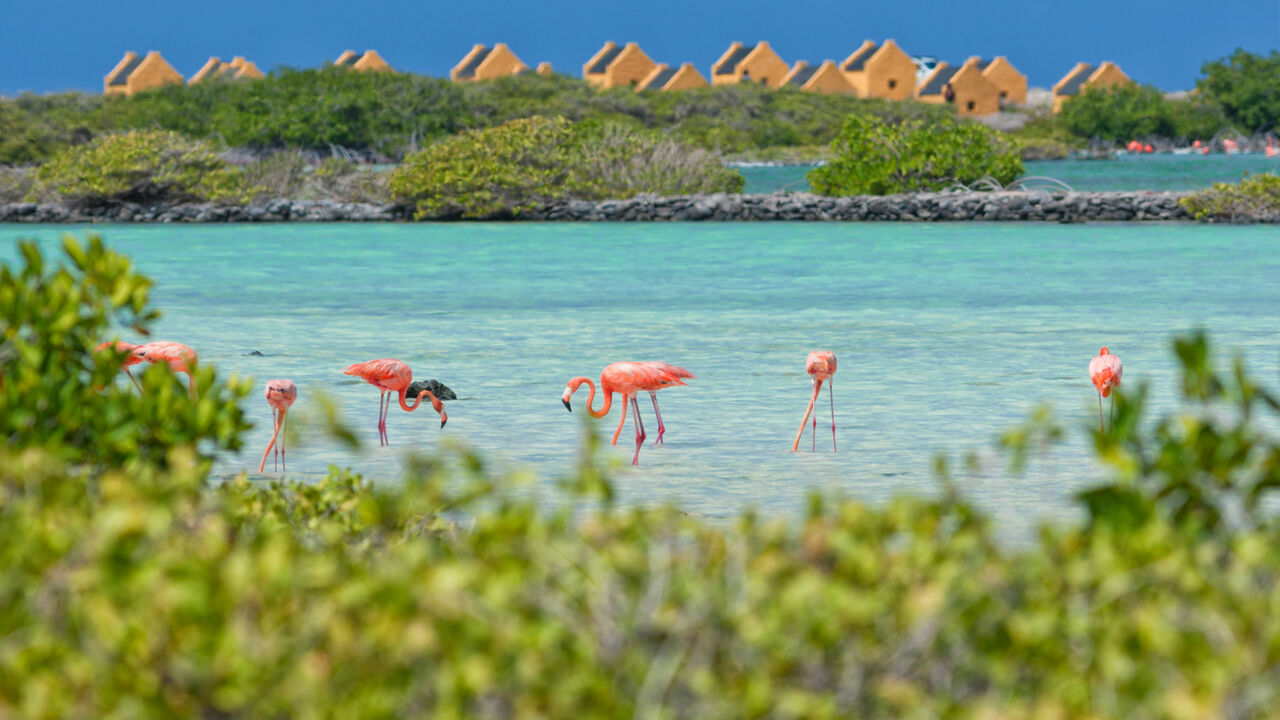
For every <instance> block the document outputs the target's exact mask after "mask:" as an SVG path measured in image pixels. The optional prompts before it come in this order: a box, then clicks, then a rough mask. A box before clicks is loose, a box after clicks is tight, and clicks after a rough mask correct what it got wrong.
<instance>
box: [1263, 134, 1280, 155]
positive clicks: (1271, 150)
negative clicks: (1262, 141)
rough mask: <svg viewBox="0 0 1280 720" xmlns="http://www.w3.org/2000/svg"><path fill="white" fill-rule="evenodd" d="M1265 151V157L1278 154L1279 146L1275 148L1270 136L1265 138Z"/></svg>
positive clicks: (1279, 151) (1279, 152) (1279, 153)
mask: <svg viewBox="0 0 1280 720" xmlns="http://www.w3.org/2000/svg"><path fill="white" fill-rule="evenodd" d="M1266 152H1267V157H1275V156H1276V155H1280V148H1276V146H1275V145H1274V144H1273V142H1272V140H1271V138H1267V150H1266Z"/></svg>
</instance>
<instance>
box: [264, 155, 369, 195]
mask: <svg viewBox="0 0 1280 720" xmlns="http://www.w3.org/2000/svg"><path fill="white" fill-rule="evenodd" d="M243 170H244V186H245V187H246V188H248V190H247V191H246V192H247V195H248V199H249V201H250V202H261V201H263V200H268V199H272V198H286V199H289V200H331V201H338V202H375V203H380V202H387V201H388V200H389V199H390V192H389V191H388V189H387V181H388V178H389V177H390V173H387V172H382V171H378V170H374V169H372V168H370V167H369V166H361V165H358V164H356V163H355V162H352V161H351V160H348V159H345V158H340V157H329V158H325V159H324V160H321V161H320V162H318V163H316V164H315V165H314V166H313V165H312V164H310V163H309V162H308V161H307V159H306V158H304V157H303V156H302V153H299V152H297V151H292V150H282V151H280V152H276V153H272V154H271V155H269V156H267V157H265V158H262V159H261V160H257V161H255V162H251V163H249V164H247V165H245V166H244V168H243Z"/></svg>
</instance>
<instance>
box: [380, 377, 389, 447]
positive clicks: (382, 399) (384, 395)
mask: <svg viewBox="0 0 1280 720" xmlns="http://www.w3.org/2000/svg"><path fill="white" fill-rule="evenodd" d="M386 403H387V391H386V390H383V391H382V394H381V395H379V396H378V447H382V446H383V445H386V444H387V440H386V437H385V434H384V433H385V431H386V428H387V421H386V420H385V419H383V417H382V406H383V405H386Z"/></svg>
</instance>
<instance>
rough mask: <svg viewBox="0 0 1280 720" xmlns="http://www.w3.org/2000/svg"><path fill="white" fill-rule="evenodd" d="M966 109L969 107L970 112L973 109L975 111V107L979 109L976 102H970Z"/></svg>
mask: <svg viewBox="0 0 1280 720" xmlns="http://www.w3.org/2000/svg"><path fill="white" fill-rule="evenodd" d="M965 107H967V108H969V109H970V110H972V109H974V108H975V107H977V104H976V103H975V102H974V101H972V100H970V101H969V102H968V103H967V104H966V105H965Z"/></svg>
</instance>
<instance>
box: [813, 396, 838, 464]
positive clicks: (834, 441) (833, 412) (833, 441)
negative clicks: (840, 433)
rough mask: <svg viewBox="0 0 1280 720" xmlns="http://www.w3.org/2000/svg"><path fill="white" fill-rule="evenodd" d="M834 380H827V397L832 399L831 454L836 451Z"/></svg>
mask: <svg viewBox="0 0 1280 720" xmlns="http://www.w3.org/2000/svg"><path fill="white" fill-rule="evenodd" d="M832 379H833V378H828V379H827V395H828V396H830V398H831V452H833V453H834V452H835V451H836V391H835V390H834V389H832V388H833V383H832ZM815 419H817V418H816V417H815Z"/></svg>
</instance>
